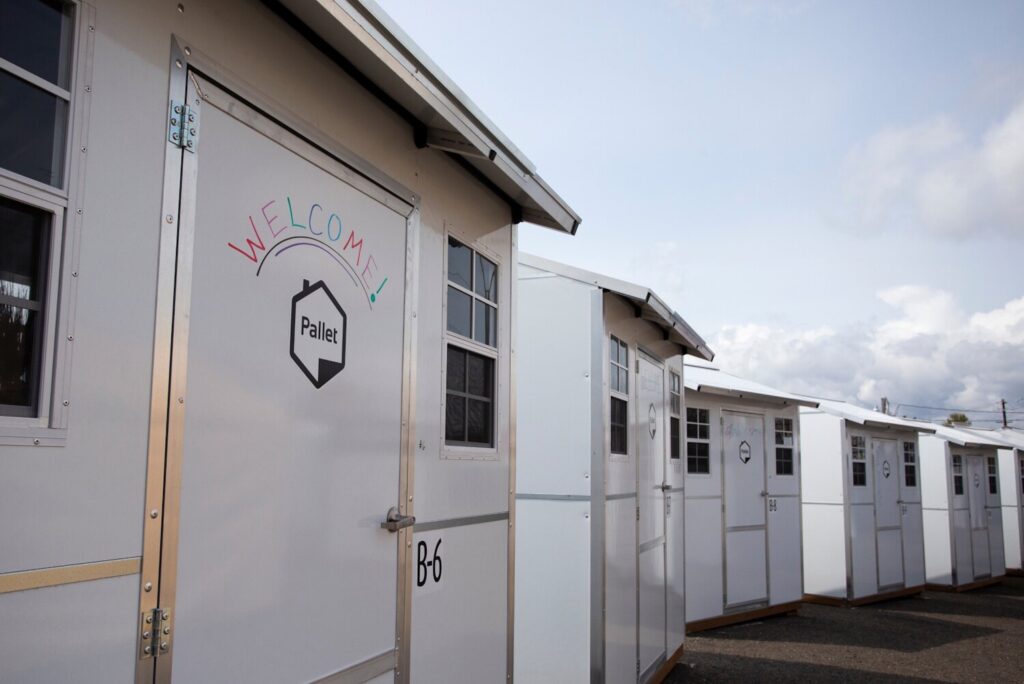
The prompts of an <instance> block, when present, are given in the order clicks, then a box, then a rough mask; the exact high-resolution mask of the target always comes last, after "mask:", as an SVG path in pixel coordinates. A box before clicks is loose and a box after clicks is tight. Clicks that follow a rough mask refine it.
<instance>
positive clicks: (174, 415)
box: [135, 35, 420, 684]
mask: <svg viewBox="0 0 1024 684" xmlns="http://www.w3.org/2000/svg"><path fill="white" fill-rule="evenodd" d="M168 73H169V85H168V96H167V102H168V109H165V110H164V111H165V112H169V111H170V110H169V106H170V103H171V102H183V103H187V104H188V105H189V106H191V107H194V108H196V111H197V112H198V113H199V118H200V123H201V118H202V117H201V111H202V108H203V103H204V102H205V101H210V100H211V98H216V99H226V100H228V101H231V102H235V103H239V104H241V105H243V107H244V108H245V110H246V113H247V114H248V120H247V121H243V123H245V124H247V125H249V126H252V127H254V128H257V130H260V129H259V128H258V127H259V126H263V127H265V128H269V129H271V130H261V131H260V132H261V133H263V134H265V135H268V137H271V138H272V139H273V140H275V141H276V142H278V143H279V144H281V145H282V146H284V147H286V148H287V149H289V150H290V151H291V152H293V153H294V154H297V155H299V156H300V157H303V158H304V159H306V160H307V161H310V162H311V163H313V164H315V165H317V166H320V167H321V168H324V170H325V171H326V172H328V173H332V174H333V175H335V176H336V177H338V178H339V180H341V181H342V182H347V183H349V184H350V185H353V186H354V187H355V188H357V189H358V190H360V191H362V192H364V193H365V194H367V195H370V196H371V197H374V198H375V199H377V200H378V201H380V202H381V203H383V204H385V205H386V206H388V207H390V208H391V209H393V210H395V211H396V212H397V213H399V214H403V215H405V217H406V238H405V252H406V263H405V282H404V288H405V290H404V314H403V315H404V322H403V323H404V325H403V330H404V333H403V345H402V349H403V351H402V355H403V359H402V399H401V437H400V444H401V448H400V453H399V481H398V482H397V483H396V484H397V487H396V492H395V494H396V498H397V505H398V508H399V512H400V513H401V514H402V515H412V514H413V502H412V499H411V497H410V493H411V491H412V480H413V474H414V472H413V466H414V459H413V458H412V453H413V448H414V445H413V438H414V435H413V430H412V426H413V425H414V424H415V396H416V388H415V380H416V374H415V367H416V362H415V358H416V353H415V352H416V318H415V317H414V312H415V308H416V305H417V299H418V292H417V282H418V278H417V268H418V265H419V229H420V226H419V222H420V198H419V196H418V195H416V194H415V193H413V192H411V191H409V190H408V189H407V188H405V187H404V186H402V185H401V184H400V183H398V182H397V181H394V180H393V179H391V178H389V177H387V176H386V175H384V174H382V173H381V172H380V171H378V170H376V169H375V168H374V167H373V166H372V165H370V164H369V163H368V162H366V161H364V160H362V159H360V158H359V157H357V156H356V155H354V154H353V153H352V152H350V151H349V150H347V149H345V148H344V147H343V146H341V145H340V144H338V143H337V142H335V141H334V140H332V139H331V138H330V137H329V136H326V135H324V134H323V133H320V132H318V131H317V130H316V129H315V128H313V127H312V126H311V125H309V124H307V123H306V122H304V121H303V120H302V119H301V118H299V117H298V116H297V115H296V114H294V113H289V112H287V111H284V108H283V107H282V106H281V105H278V104H277V103H275V102H274V101H273V100H271V99H268V98H267V97H266V96H265V95H263V94H261V93H259V92H258V91H257V90H255V89H254V88H253V87H250V86H248V85H246V84H244V83H240V82H238V80H237V78H236V77H233V76H231V75H230V73H229V72H228V71H226V70H225V69H223V68H221V67H219V66H218V65H217V64H216V63H215V62H214V61H213V60H211V59H209V58H207V57H205V56H204V55H203V54H202V53H201V52H199V51H198V50H196V49H195V48H194V47H193V46H191V45H189V44H188V43H186V42H184V41H182V40H181V39H179V38H178V37H177V36H174V35H172V36H171V50H170V59H169V62H168ZM189 98H191V101H189ZM268 112H274V114H273V115H272V114H269V113H268ZM232 116H234V117H235V118H236V119H239V120H240V121H241V119H240V118H239V116H238V115H237V114H232ZM165 125H166V122H165ZM271 133H272V134H271ZM201 136H202V131H201V130H200V133H199V137H200V139H201ZM200 145H201V143H200ZM199 154H200V148H199V147H197V150H196V151H195V152H194V153H193V152H188V153H186V152H185V151H184V150H182V149H181V148H180V147H178V146H177V145H176V144H174V143H171V142H170V141H169V140H165V146H164V174H163V192H162V203H161V208H162V210H161V213H160V216H161V220H160V230H159V235H160V239H159V257H158V263H157V273H156V283H157V288H156V294H157V299H156V316H155V324H154V336H153V370H152V381H151V398H150V423H149V425H150V427H149V438H148V447H147V457H146V462H147V467H146V485H145V508H144V513H143V520H144V527H143V552H142V570H141V575H140V582H139V608H138V611H139V612H138V616H139V623H138V629H137V633H136V641H137V649H136V668H135V682H136V684H143V683H145V684H151V683H154V682H155V683H156V684H169V683H170V681H171V667H172V664H173V655H174V649H173V621H174V607H175V605H174V603H175V590H176V586H175V584H176V573H177V554H178V522H179V517H180V488H181V464H182V456H183V438H184V399H185V396H186V376H187V368H188V366H187V355H188V312H189V309H190V298H191V283H192V248H193V237H194V233H195V229H196V225H195V209H196V201H195V200H196V192H197V188H198V186H197V180H198V157H199ZM326 166H329V167H330V168H331V169H332V170H328V169H327V168H326ZM384 513H385V512H384V511H381V515H382V516H383V515H384ZM395 537H396V538H395V544H396V563H397V567H396V576H397V586H396V587H395V592H396V594H395V596H396V615H395V640H396V643H395V651H394V656H390V657H383V656H386V655H387V654H381V655H378V656H375V657H371V658H370V659H368V660H366V661H363V662H361V663H357V664H355V665H353V666H351V667H348V668H346V669H344V670H342V671H340V672H339V673H335V674H333V675H330V677H332V678H335V677H337V676H339V675H340V676H342V677H344V676H345V674H352V675H356V674H357V673H358V674H364V675H367V676H371V677H372V676H374V675H375V674H378V673H383V672H387V671H389V670H391V669H394V670H395V672H396V680H397V681H400V682H402V681H408V676H409V674H408V673H409V667H408V666H409V656H410V643H409V642H410V636H411V631H412V630H411V624H412V586H411V582H410V578H411V572H412V568H411V558H412V556H411V554H410V552H409V546H410V542H411V539H412V528H411V527H407V528H404V529H401V530H399V531H398V532H397V533H396V535H395ZM157 608H160V609H162V610H165V611H168V612H169V616H170V622H171V634H170V637H169V638H168V639H167V644H168V648H167V653H166V655H159V654H156V655H157V656H158V657H148V658H144V657H143V653H142V650H141V649H142V637H141V635H142V632H143V630H144V629H145V627H146V622H145V619H146V617H147V616H148V615H152V614H153V611H154V610H156V609H157ZM367 668H370V669H367ZM378 671H379V672H378Z"/></svg>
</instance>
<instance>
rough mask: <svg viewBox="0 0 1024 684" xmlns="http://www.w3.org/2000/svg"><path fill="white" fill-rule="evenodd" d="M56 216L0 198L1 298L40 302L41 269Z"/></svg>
mask: <svg viewBox="0 0 1024 684" xmlns="http://www.w3.org/2000/svg"><path fill="white" fill-rule="evenodd" d="M51 216H52V214H50V213H48V212H46V211H43V210H41V209H36V208H35V207H29V206H26V205H24V204H21V203H19V202H15V201H14V200H10V199H7V198H6V197H0V295H7V296H8V297H17V298H18V299H27V300H35V301H37V302H38V301H39V300H40V299H42V296H43V293H42V288H43V280H44V278H45V273H42V272H41V269H40V268H39V266H40V264H41V258H42V255H43V250H44V249H46V246H45V239H46V234H47V230H46V229H47V226H48V225H49V223H50V218H51Z"/></svg>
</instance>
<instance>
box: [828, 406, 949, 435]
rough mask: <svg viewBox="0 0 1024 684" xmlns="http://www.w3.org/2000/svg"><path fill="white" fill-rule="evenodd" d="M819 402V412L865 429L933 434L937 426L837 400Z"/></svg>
mask: <svg viewBox="0 0 1024 684" xmlns="http://www.w3.org/2000/svg"><path fill="white" fill-rule="evenodd" d="M815 401H817V402H818V410H819V411H820V412H822V413H827V414H829V415H830V416H837V417H839V418H843V419H845V420H848V421H850V422H853V423H857V424H858V425H863V426H865V427H871V428H879V429H882V430H914V431H916V432H924V433H929V434H930V433H933V432H935V428H936V426H934V425H928V424H927V423H919V422H917V421H912V420H906V419H904V418H897V417H896V416H890V415H888V414H885V413H882V412H880V411H873V410H871V409H866V408H864V407H863V406H857V405H856V404H850V403H848V402H845V401H837V400H835V399H815Z"/></svg>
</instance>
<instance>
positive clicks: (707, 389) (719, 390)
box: [691, 366, 818, 408]
mask: <svg viewBox="0 0 1024 684" xmlns="http://www.w3.org/2000/svg"><path fill="white" fill-rule="evenodd" d="M691 367H692V366H691ZM697 391H698V392H704V393H705V394H715V395H718V396H723V397H733V398H735V399H749V400H752V401H763V402H767V403H770V404H782V405H783V406H806V407H807V408H818V405H817V404H816V403H814V402H813V401H807V400H804V399H800V398H799V397H790V396H779V395H777V394H763V393H760V392H747V391H744V390H736V389H730V388H728V387H717V386H715V385H706V384H703V383H701V384H699V385H697Z"/></svg>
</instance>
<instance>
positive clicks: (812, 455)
mask: <svg viewBox="0 0 1024 684" xmlns="http://www.w3.org/2000/svg"><path fill="white" fill-rule="evenodd" d="M842 423H843V421H842V420H841V419H840V418H836V417H835V416H830V415H828V414H825V413H822V412H820V411H818V410H817V409H808V408H802V409H800V454H801V464H800V466H801V467H800V481H801V492H802V496H803V500H804V501H805V502H809V503H842V502H843V500H844V495H843V467H844V465H843V464H844V460H843V449H842V440H843V437H842Z"/></svg>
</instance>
